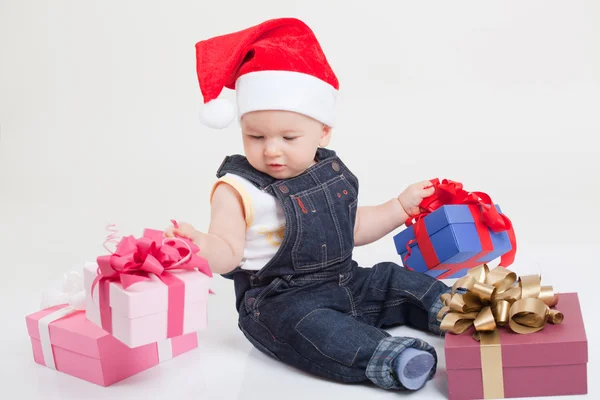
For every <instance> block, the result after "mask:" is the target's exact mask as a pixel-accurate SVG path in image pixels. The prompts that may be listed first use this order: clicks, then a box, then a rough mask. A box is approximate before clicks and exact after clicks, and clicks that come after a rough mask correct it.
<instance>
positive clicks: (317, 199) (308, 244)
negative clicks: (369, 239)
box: [290, 175, 357, 271]
mask: <svg viewBox="0 0 600 400" xmlns="http://www.w3.org/2000/svg"><path fill="white" fill-rule="evenodd" d="M290 198H291V200H292V204H293V207H294V213H295V215H296V221H297V227H298V234H297V236H296V241H295V243H294V247H293V249H292V263H293V266H294V268H295V269H296V270H301V271H312V270H319V269H323V268H325V267H327V266H329V265H333V264H336V263H339V262H340V261H342V260H344V259H345V258H347V257H348V256H350V255H351V254H352V249H353V248H354V222H355V219H356V209H357V197H356V193H355V191H354V189H353V188H352V186H351V185H350V184H349V182H348V181H347V180H346V178H345V177H344V175H339V176H336V177H335V178H333V179H331V180H329V181H327V182H325V183H324V184H322V185H320V186H318V187H316V188H313V189H310V190H307V191H304V192H300V193H298V194H295V195H292V196H290Z"/></svg>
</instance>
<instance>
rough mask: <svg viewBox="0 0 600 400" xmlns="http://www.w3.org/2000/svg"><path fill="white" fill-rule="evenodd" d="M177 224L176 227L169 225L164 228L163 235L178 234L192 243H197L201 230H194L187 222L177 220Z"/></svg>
mask: <svg viewBox="0 0 600 400" xmlns="http://www.w3.org/2000/svg"><path fill="white" fill-rule="evenodd" d="M177 225H178V226H177V227H175V226H170V227H168V228H167V229H165V233H164V235H165V237H177V236H180V237H184V238H188V239H190V240H191V241H193V242H194V243H196V244H198V242H199V239H200V235H201V234H202V232H200V231H198V230H196V229H195V228H194V227H193V226H192V225H191V224H188V223H187V222H178V224H177Z"/></svg>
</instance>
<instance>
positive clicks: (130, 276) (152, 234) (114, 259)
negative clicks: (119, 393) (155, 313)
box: [92, 229, 212, 338]
mask: <svg viewBox="0 0 600 400" xmlns="http://www.w3.org/2000/svg"><path fill="white" fill-rule="evenodd" d="M199 250H200V249H199V248H198V246H197V245H196V244H195V243H194V242H192V241H191V240H189V239H187V238H183V237H177V238H165V237H164V235H163V232H162V231H158V230H153V229H145V230H144V234H143V236H142V237H141V238H139V239H136V238H134V237H133V236H126V237H124V238H123V239H121V241H120V242H119V244H118V245H117V249H116V250H115V252H114V253H113V254H112V255H103V256H99V257H98V258H97V260H96V261H97V263H98V270H97V274H98V275H97V276H96V278H95V279H94V282H93V283H92V296H93V293H94V287H95V286H96V285H97V284H98V285H99V303H100V316H101V323H102V328H103V329H104V330H105V331H107V332H109V333H112V310H111V308H110V289H109V284H110V282H114V281H119V282H120V283H121V285H123V288H124V289H127V288H128V287H130V286H131V285H133V284H135V283H137V282H140V281H144V280H149V279H150V277H149V275H150V274H154V275H156V276H157V277H158V278H159V279H160V280H161V281H162V282H163V283H164V284H165V285H167V287H168V306H167V318H168V322H167V338H171V337H174V336H179V335H182V334H183V310H184V300H185V284H184V282H183V281H182V280H181V279H179V278H177V277H176V276H175V275H173V274H171V273H169V271H172V270H189V271H191V270H196V269H197V270H198V271H200V272H202V273H204V274H205V275H208V276H210V277H212V271H211V270H210V268H209V266H208V262H207V261H206V260H205V259H203V258H201V257H199V256H198V255H197V253H198V252H199Z"/></svg>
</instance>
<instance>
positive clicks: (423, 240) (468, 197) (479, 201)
mask: <svg viewBox="0 0 600 400" xmlns="http://www.w3.org/2000/svg"><path fill="white" fill-rule="evenodd" d="M431 184H432V186H433V187H434V188H435V192H434V194H433V195H431V196H429V197H427V198H425V199H423V201H422V202H421V204H420V208H421V210H422V211H421V212H420V213H419V214H417V215H415V216H412V217H411V218H409V219H408V220H407V221H406V222H405V225H406V226H407V227H408V226H411V225H413V224H414V225H415V226H414V232H415V239H413V240H410V241H409V242H408V243H407V245H406V249H407V250H408V252H407V255H406V256H405V258H404V265H405V267H406V268H408V269H411V268H410V267H408V265H407V263H406V261H407V259H408V257H410V255H411V253H412V250H411V248H410V245H411V244H413V243H415V242H416V243H418V244H419V249H420V250H421V254H422V255H423V259H424V260H425V264H426V265H427V268H428V269H430V270H439V269H446V268H450V269H449V270H448V271H446V272H444V273H443V274H441V275H440V276H439V277H438V278H440V279H443V278H446V277H447V276H450V275H452V274H453V273H454V272H456V270H458V269H464V268H473V267H476V266H477V265H479V264H481V263H480V262H478V261H477V260H478V259H479V258H481V257H482V256H483V255H485V254H487V253H489V252H490V251H492V250H493V249H494V246H493V244H492V238H491V235H490V231H492V232H495V233H498V232H507V233H508V237H509V240H510V244H511V246H512V249H511V250H510V251H509V252H508V253H506V254H504V255H502V257H501V258H500V264H499V265H500V266H501V267H508V266H509V265H511V264H512V263H513V261H514V259H515V254H516V251H517V240H516V237H515V232H514V229H513V226H512V222H511V221H510V219H509V218H508V217H507V216H506V215H503V214H500V213H499V212H498V210H497V209H496V207H495V206H494V203H493V202H492V199H491V198H490V196H489V195H488V194H486V193H483V192H467V191H465V190H464V189H463V185H462V183H460V182H455V181H451V180H449V179H443V180H442V181H441V182H440V180H439V179H437V178H435V179H432V180H431ZM450 204H463V205H468V206H469V210H470V211H471V214H472V215H473V219H474V221H475V228H476V229H477V233H478V235H479V238H480V240H481V247H482V251H481V252H480V253H479V254H477V255H475V256H474V257H472V258H471V259H470V260H469V261H466V262H463V263H460V264H459V265H458V266H456V265H454V266H449V265H444V264H440V261H439V259H438V257H437V255H436V254H435V249H434V248H433V244H432V243H431V238H430V237H429V233H428V232H427V228H426V226H425V221H424V218H425V217H426V216H427V215H429V214H431V213H432V212H434V211H435V210H437V209H438V208H440V207H442V206H444V205H450Z"/></svg>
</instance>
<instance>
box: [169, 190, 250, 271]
mask: <svg viewBox="0 0 600 400" xmlns="http://www.w3.org/2000/svg"><path fill="white" fill-rule="evenodd" d="M165 235H166V236H173V235H180V236H185V237H187V238H189V239H191V240H193V241H194V243H196V244H197V245H198V247H200V252H199V253H198V255H199V256H200V257H202V258H204V259H206V260H207V262H208V265H209V267H210V269H211V271H212V272H214V273H215V274H225V273H227V272H230V271H233V270H234V269H235V268H236V267H237V266H238V265H239V264H240V261H241V260H242V256H243V254H244V243H245V240H246V220H245V218H244V210H243V206H242V200H241V198H240V197H239V195H238V193H237V192H236V191H235V190H234V189H233V188H232V187H231V186H229V185H227V184H220V185H218V186H217V187H216V188H215V190H214V193H213V197H212V201H211V216H210V226H209V228H208V233H204V232H200V231H197V230H196V229H194V227H192V226H191V225H190V224H187V223H185V222H180V223H179V227H178V228H170V229H168V230H167V231H166V233H165Z"/></svg>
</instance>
